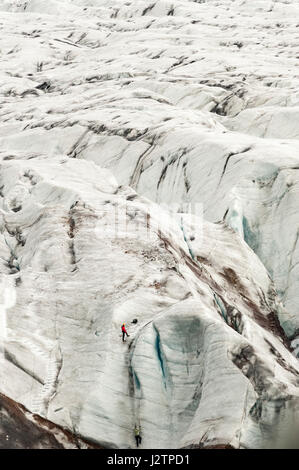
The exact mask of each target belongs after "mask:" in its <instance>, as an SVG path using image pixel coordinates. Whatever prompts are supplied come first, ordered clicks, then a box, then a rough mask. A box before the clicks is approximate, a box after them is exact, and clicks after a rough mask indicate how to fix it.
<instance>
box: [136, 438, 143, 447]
mask: <svg viewBox="0 0 299 470" xmlns="http://www.w3.org/2000/svg"><path fill="white" fill-rule="evenodd" d="M135 439H136V445H137V447H138V445H139V444H141V441H142V439H141V436H135Z"/></svg>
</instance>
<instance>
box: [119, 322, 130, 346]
mask: <svg viewBox="0 0 299 470" xmlns="http://www.w3.org/2000/svg"><path fill="white" fill-rule="evenodd" d="M121 331H122V333H123V342H124V341H125V335H127V336H130V335H128V332H127V330H126V327H125V324H124V323H123V324H122V327H121Z"/></svg>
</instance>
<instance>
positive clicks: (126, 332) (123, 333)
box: [123, 331, 129, 341]
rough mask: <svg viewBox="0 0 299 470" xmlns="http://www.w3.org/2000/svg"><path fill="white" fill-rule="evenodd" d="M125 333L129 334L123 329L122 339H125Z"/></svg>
mask: <svg viewBox="0 0 299 470" xmlns="http://www.w3.org/2000/svg"><path fill="white" fill-rule="evenodd" d="M125 335H127V336H129V335H128V333H127V332H126V331H123V341H124V340H125Z"/></svg>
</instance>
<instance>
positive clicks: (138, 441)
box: [134, 424, 142, 447]
mask: <svg viewBox="0 0 299 470" xmlns="http://www.w3.org/2000/svg"><path fill="white" fill-rule="evenodd" d="M140 433H141V427H140V426H139V427H138V426H137V425H136V424H135V429H134V434H135V439H136V445H137V447H138V446H139V444H141V441H142V438H141V436H140Z"/></svg>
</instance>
